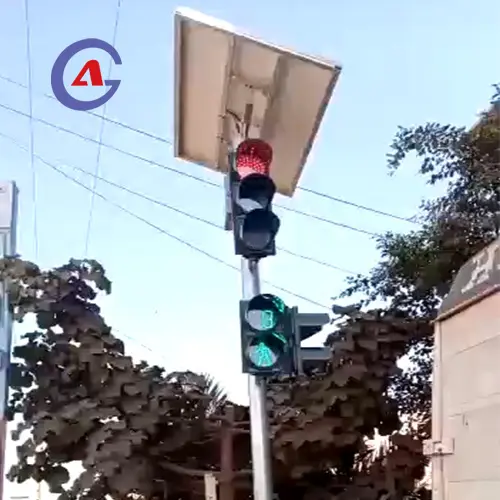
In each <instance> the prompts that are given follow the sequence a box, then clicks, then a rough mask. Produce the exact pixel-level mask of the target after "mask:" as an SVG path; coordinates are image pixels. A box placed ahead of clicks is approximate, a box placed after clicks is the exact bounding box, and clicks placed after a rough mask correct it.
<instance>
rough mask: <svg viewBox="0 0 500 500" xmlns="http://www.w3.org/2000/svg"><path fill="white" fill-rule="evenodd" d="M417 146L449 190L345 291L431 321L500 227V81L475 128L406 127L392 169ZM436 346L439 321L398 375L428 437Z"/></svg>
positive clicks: (401, 393)
mask: <svg viewBox="0 0 500 500" xmlns="http://www.w3.org/2000/svg"><path fill="white" fill-rule="evenodd" d="M412 153H413V154H416V155H417V157H418V158H419V159H420V162H421V163H420V168H419V173H420V174H421V175H422V176H424V177H425V178H426V180H427V182H428V183H429V184H430V185H435V184H437V183H444V185H445V186H446V192H445V194H444V195H443V196H441V197H438V198H437V199H435V200H430V201H424V202H423V203H422V205H421V209H420V213H419V217H418V222H419V223H420V227H419V229H416V230H414V231H411V232H409V233H406V234H395V233H391V232H389V233H386V234H384V235H382V236H380V237H379V238H378V239H377V246H378V249H379V251H380V254H381V261H380V263H379V264H378V265H377V266H376V267H375V268H374V269H373V270H372V271H371V273H370V274H369V276H357V277H355V278H352V279H350V280H349V281H350V282H349V287H348V288H347V289H346V290H345V292H344V293H343V296H344V297H351V296H353V295H355V294H359V293H361V294H362V295H363V296H364V299H363V300H362V301H361V303H362V305H363V306H364V307H368V306H369V304H370V303H372V302H373V301H375V300H377V299H378V300H383V301H384V302H385V303H387V304H388V305H387V308H386V310H387V311H393V312H396V311H397V312H398V313H399V314H402V315H404V316H405V317H406V318H408V320H412V321H415V322H422V321H424V322H427V323H430V322H431V321H432V320H433V319H435V318H436V315H437V313H438V308H439V305H440V303H441V301H442V299H443V298H444V296H445V295H446V294H447V292H448V291H449V289H450V286H451V284H452V282H453V278H454V277H455V275H456V274H457V272H458V271H459V269H460V268H461V267H462V266H463V265H464V264H465V263H466V262H467V261H468V260H469V259H470V258H471V257H472V256H473V255H475V254H476V253H477V252H478V251H480V250H482V249H483V248H484V247H485V246H486V245H488V244H489V243H491V242H492V241H493V240H494V239H495V238H497V237H498V235H499V223H500V217H499V216H500V173H499V172H500V170H499V166H500V87H499V86H498V85H496V86H495V96H494V98H493V100H492V102H491V108H490V109H489V110H488V111H487V112H486V113H483V114H482V115H481V118H480V120H479V122H478V124H476V126H474V127H473V128H472V129H470V130H467V129H466V128H463V127H462V128H460V127H454V126H451V125H441V124H437V123H428V124H426V125H424V126H418V127H413V128H400V129H399V131H398V133H397V134H396V137H395V139H394V141H393V143H392V146H391V154H390V155H389V168H390V170H391V173H394V172H396V171H397V170H398V169H399V168H400V167H401V166H402V164H403V162H404V160H405V159H406V157H407V156H408V155H409V154H412ZM423 331H424V330H422V332H423ZM432 348H433V336H432V330H431V329H429V330H428V331H427V334H424V335H416V336H414V337H413V338H412V339H411V340H410V341H409V342H408V344H407V347H406V349H405V354H406V355H407V356H408V358H409V361H410V362H411V367H410V368H409V369H408V370H407V371H405V372H400V373H398V374H397V375H396V376H395V377H394V378H393V382H392V392H393V394H394V397H395V399H396V400H397V402H398V408H399V411H400V413H402V414H404V415H406V416H407V418H410V419H411V420H412V423H413V425H414V427H413V433H414V435H415V436H416V437H418V438H419V439H420V440H422V439H425V438H428V437H429V436H430V419H431V374H432Z"/></svg>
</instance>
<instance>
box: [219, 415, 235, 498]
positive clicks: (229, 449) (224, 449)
mask: <svg viewBox="0 0 500 500" xmlns="http://www.w3.org/2000/svg"><path fill="white" fill-rule="evenodd" d="M225 416H226V418H227V421H225V422H222V432H221V457H220V469H221V475H220V479H219V497H220V498H219V499H218V500H234V473H233V470H234V464H233V434H234V406H232V405H229V406H228V407H227V408H226V411H225Z"/></svg>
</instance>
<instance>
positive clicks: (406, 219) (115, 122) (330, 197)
mask: <svg viewBox="0 0 500 500" xmlns="http://www.w3.org/2000/svg"><path fill="white" fill-rule="evenodd" d="M0 80H4V81H6V82H8V83H11V84H13V85H16V86H18V87H21V88H27V87H26V85H24V84H23V83H21V82H18V81H16V80H13V79H12V78H8V77H6V76H3V75H0ZM43 96H44V97H47V98H49V99H52V100H57V99H56V98H55V97H54V96H53V95H50V94H47V93H43ZM85 112H86V113H87V114H89V115H92V116H95V117H96V118H100V119H103V120H104V121H106V122H108V123H111V124H113V125H116V126H118V127H121V128H124V129H126V130H130V131H131V132H135V133H137V134H140V135H143V136H144V137H148V138H150V139H153V140H155V141H158V142H162V143H163V144H168V145H172V143H173V141H171V140H169V139H165V138H163V137H160V136H159V135H156V134H152V133H150V132H146V131H145V130H142V129H139V128H136V127H131V126H130V125H127V124H126V123H123V122H120V121H118V120H113V119H111V118H108V117H103V116H101V115H99V114H98V113H95V112H93V111H90V110H89V111H85ZM297 189H299V190H300V191H304V192H306V193H309V194H312V195H315V196H318V197H321V198H325V199H327V200H330V201H334V202H336V203H341V204H344V205H348V206H351V207H354V208H357V209H358V210H364V211H366V212H371V213H374V214H377V215H382V216H384V217H389V218H391V219H394V220H399V221H402V222H409V223H412V224H417V222H416V221H415V220H414V219H413V218H411V217H401V216H399V215H396V214H393V213H390V212H384V211H383V210H378V209H376V208H372V207H368V206H366V205H361V204H360V203H354V202H352V201H349V200H345V199H343V198H339V197H337V196H333V195H330V194H327V193H323V192H321V191H317V190H315V189H311V188H307V187H302V186H299V187H298V188H297Z"/></svg>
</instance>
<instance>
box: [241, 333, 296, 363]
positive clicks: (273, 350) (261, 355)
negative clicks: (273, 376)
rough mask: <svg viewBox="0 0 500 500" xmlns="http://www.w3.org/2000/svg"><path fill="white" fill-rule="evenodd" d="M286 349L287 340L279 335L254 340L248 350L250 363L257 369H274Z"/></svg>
mask: <svg viewBox="0 0 500 500" xmlns="http://www.w3.org/2000/svg"><path fill="white" fill-rule="evenodd" d="M285 349H286V339H285V338H284V337H283V336H282V335H279V334H269V335H266V336H265V337H263V338H262V337H259V338H256V339H254V340H253V341H252V342H251V343H250V345H249V346H248V349H247V355H248V359H249V360H250V362H251V363H252V364H253V365H254V366H256V367H257V368H272V367H273V366H274V365H275V364H276V363H277V362H278V361H279V359H280V357H281V355H282V354H283V353H284V352H285Z"/></svg>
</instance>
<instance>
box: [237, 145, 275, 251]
mask: <svg viewBox="0 0 500 500" xmlns="http://www.w3.org/2000/svg"><path fill="white" fill-rule="evenodd" d="M272 157H273V151H272V149H271V146H269V144H267V143H266V142H264V141H262V140H260V139H246V140H245V141H243V142H241V143H240V145H239V146H238V148H237V150H236V152H235V155H234V162H235V167H236V169H235V171H234V172H233V175H232V180H231V212H232V221H233V234H234V247H235V253H236V255H241V256H243V257H245V258H247V259H262V258H264V257H267V256H269V255H275V254H276V244H275V238H276V234H277V233H278V229H279V227H280V220H279V218H278V217H277V216H276V214H274V213H273V211H272V200H273V197H274V194H275V193H276V186H275V184H274V182H273V180H272V179H271V177H269V168H270V165H271V161H272Z"/></svg>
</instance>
